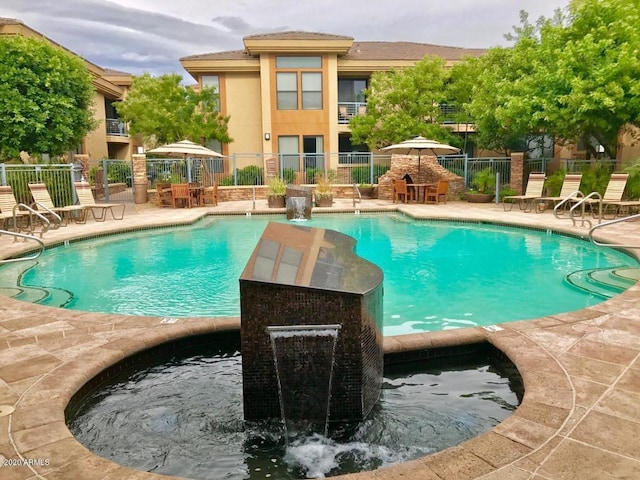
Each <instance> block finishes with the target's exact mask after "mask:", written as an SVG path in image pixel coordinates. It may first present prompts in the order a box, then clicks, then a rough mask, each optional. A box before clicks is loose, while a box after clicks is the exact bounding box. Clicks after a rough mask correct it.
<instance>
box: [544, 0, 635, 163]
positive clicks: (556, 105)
mask: <svg viewBox="0 0 640 480" xmlns="http://www.w3.org/2000/svg"><path fill="white" fill-rule="evenodd" d="M561 20H562V23H560V22H555V23H551V22H550V23H547V24H545V25H544V26H543V27H542V29H541V42H540V52H539V54H538V56H537V57H538V62H537V64H536V71H535V75H534V76H533V78H532V83H533V84H535V85H536V86H537V88H536V89H535V90H534V92H533V93H534V95H535V96H536V97H537V99H538V102H539V104H540V110H539V111H538V112H536V114H535V116H534V118H535V120H536V121H537V122H539V124H541V125H545V126H547V128H549V129H550V130H553V131H554V133H555V134H556V136H557V137H559V138H561V139H564V140H566V141H576V140H581V141H582V142H583V144H584V145H585V147H586V149H587V150H588V151H590V152H591V153H592V154H595V153H596V151H595V145H594V143H597V144H600V145H602V146H603V147H604V150H605V152H606V153H607V154H608V156H610V157H611V158H615V156H616V150H617V148H618V146H619V145H618V141H619V133H620V132H621V130H622V129H624V128H627V127H628V126H629V125H635V126H640V83H639V82H638V78H640V30H639V29H638V25H639V24H640V1H639V0H574V1H572V2H571V4H570V6H569V13H568V14H567V15H566V16H564V17H562V18H561ZM593 140H595V142H594V141H593Z"/></svg>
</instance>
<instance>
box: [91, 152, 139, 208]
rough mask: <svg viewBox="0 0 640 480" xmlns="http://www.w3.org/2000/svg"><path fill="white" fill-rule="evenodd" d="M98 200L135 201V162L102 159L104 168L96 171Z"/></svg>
mask: <svg viewBox="0 0 640 480" xmlns="http://www.w3.org/2000/svg"><path fill="white" fill-rule="evenodd" d="M94 181H95V187H96V189H95V197H96V201H97V202H101V201H102V202H112V203H113V202H119V203H133V198H134V196H133V162H132V161H130V160H102V170H97V171H96V172H95V178H94Z"/></svg>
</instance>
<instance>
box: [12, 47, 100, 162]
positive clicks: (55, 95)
mask: <svg viewBox="0 0 640 480" xmlns="http://www.w3.org/2000/svg"><path fill="white" fill-rule="evenodd" d="M93 92H94V90H93V86H92V83H91V76H90V74H89V72H88V71H87V69H86V67H85V65H84V63H83V61H82V60H81V59H80V58H78V57H76V56H75V55H73V54H71V53H69V52H67V51H65V50H63V49H62V48H60V47H56V46H54V45H52V44H50V43H49V42H47V41H45V40H40V39H35V38H25V37H22V36H14V37H9V36H0V160H10V159H17V158H18V157H19V154H20V152H21V151H25V152H29V153H30V154H32V155H34V154H35V155H37V154H42V153H48V154H50V155H53V156H57V155H61V154H63V153H65V152H67V151H69V150H74V149H75V148H76V146H77V145H78V144H80V143H81V142H82V140H83V139H84V137H85V136H86V135H87V133H89V132H90V131H91V130H93V129H94V128H95V127H96V123H95V121H94V119H93V112H92V110H91V106H92V101H93Z"/></svg>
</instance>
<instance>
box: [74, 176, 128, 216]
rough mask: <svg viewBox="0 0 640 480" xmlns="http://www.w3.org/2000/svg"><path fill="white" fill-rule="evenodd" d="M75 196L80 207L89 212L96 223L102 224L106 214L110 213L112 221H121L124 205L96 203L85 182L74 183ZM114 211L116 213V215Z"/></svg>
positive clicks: (89, 187)
mask: <svg viewBox="0 0 640 480" xmlns="http://www.w3.org/2000/svg"><path fill="white" fill-rule="evenodd" d="M74 186H75V187H76V194H77V195H78V202H79V203H80V205H81V206H83V207H85V208H86V209H87V212H91V215H93V219H94V220H95V221H96V222H104V221H105V220H106V218H107V212H111V217H112V218H113V219H114V220H122V219H123V218H124V207H125V206H124V205H123V204H121V203H96V200H95V198H94V197H93V191H92V190H91V185H89V184H88V183H87V182H75V183H74ZM116 210H117V211H118V213H117V214H116Z"/></svg>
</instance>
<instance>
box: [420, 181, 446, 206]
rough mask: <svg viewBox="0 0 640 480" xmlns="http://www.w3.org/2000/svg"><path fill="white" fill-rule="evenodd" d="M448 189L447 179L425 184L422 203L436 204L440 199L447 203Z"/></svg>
mask: <svg viewBox="0 0 640 480" xmlns="http://www.w3.org/2000/svg"><path fill="white" fill-rule="evenodd" d="M448 191H449V180H438V183H436V184H435V185H432V186H427V189H426V190H425V192H424V203H435V204H438V203H440V201H442V202H444V203H447V192H448Z"/></svg>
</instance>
